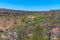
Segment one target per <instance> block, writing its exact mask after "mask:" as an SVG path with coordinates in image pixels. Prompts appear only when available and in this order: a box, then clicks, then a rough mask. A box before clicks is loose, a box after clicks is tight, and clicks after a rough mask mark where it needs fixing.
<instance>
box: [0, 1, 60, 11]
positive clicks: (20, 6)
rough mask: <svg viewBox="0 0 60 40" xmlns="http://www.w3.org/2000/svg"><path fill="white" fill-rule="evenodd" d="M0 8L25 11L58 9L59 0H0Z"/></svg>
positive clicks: (59, 5) (59, 6)
mask: <svg viewBox="0 0 60 40" xmlns="http://www.w3.org/2000/svg"><path fill="white" fill-rule="evenodd" d="M0 8H5V9H13V10H26V11H48V10H58V9H60V0H0Z"/></svg>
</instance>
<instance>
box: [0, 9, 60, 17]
mask: <svg viewBox="0 0 60 40" xmlns="http://www.w3.org/2000/svg"><path fill="white" fill-rule="evenodd" d="M55 13H60V10H50V11H23V10H11V9H2V8H0V15H5V16H6V15H10V14H12V15H30V14H55Z"/></svg>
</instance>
